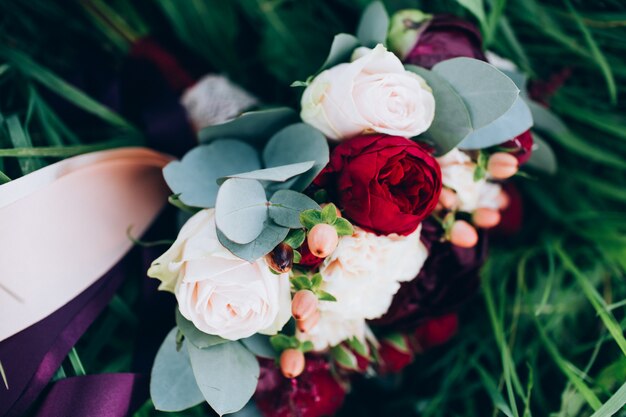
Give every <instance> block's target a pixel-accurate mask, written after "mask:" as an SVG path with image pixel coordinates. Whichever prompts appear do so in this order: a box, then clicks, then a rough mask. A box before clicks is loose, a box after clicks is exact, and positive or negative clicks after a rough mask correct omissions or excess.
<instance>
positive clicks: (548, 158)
mask: <svg viewBox="0 0 626 417" xmlns="http://www.w3.org/2000/svg"><path fill="white" fill-rule="evenodd" d="M533 141H534V145H533V152H532V154H530V159H529V160H528V162H526V166H528V167H529V168H534V169H537V170H540V171H544V172H546V173H548V174H550V175H553V174H555V173H556V170H557V160H556V156H555V155H554V151H553V150H552V148H551V147H550V145H548V143H547V142H546V141H545V140H543V139H542V138H540V137H539V135H537V134H536V133H533Z"/></svg>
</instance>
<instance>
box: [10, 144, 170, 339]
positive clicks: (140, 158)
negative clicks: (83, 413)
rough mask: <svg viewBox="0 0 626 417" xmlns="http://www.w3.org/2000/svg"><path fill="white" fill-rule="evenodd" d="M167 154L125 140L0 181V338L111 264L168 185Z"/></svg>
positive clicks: (157, 204) (39, 317)
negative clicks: (122, 144)
mask: <svg viewBox="0 0 626 417" xmlns="http://www.w3.org/2000/svg"><path fill="white" fill-rule="evenodd" d="M169 160H170V157H168V156H165V155H163V154H160V153H157V152H154V151H151V150H148V149H143V148H123V149H117V150H111V151H103V152H96V153H92V154H86V155H81V156H77V157H73V158H70V159H66V160H64V161H61V162H58V163H56V164H53V165H50V166H48V167H46V168H43V169H41V170H38V171H36V172H34V173H32V174H29V175H26V176H24V177H22V178H19V179H17V180H14V181H11V182H9V183H7V184H4V185H2V186H0V317H3V319H2V320H0V341H2V340H5V339H7V338H8V337H10V336H12V335H14V334H16V333H18V332H20V331H21V330H23V329H25V328H27V327H29V326H31V325H32V324H34V323H36V322H38V321H40V320H42V319H43V318H45V317H47V316H48V315H50V314H52V313H53V312H54V311H56V310H57V309H59V308H60V307H62V306H63V305H65V304H66V303H68V302H69V301H70V300H72V299H74V298H75V297H76V296H77V295H78V294H80V293H81V292H83V291H84V290H85V289H86V288H88V287H89V286H90V285H91V284H93V283H94V282H95V281H96V280H97V279H98V278H100V277H102V276H103V275H104V274H105V273H106V272H107V271H108V270H109V269H110V268H111V267H112V266H113V265H115V264H116V263H117V262H118V261H119V260H120V259H121V258H122V257H123V256H124V254H125V253H126V252H128V250H129V249H130V248H131V246H132V245H133V243H132V242H131V240H130V239H129V238H128V236H127V230H128V228H129V227H131V226H132V233H133V235H135V236H139V235H141V234H142V233H143V232H144V231H145V230H146V229H147V227H148V226H149V225H150V223H151V222H152V220H153V219H154V218H155V217H156V215H157V214H158V213H159V211H160V209H161V208H162V207H163V204H164V203H165V201H166V199H167V195H168V193H169V191H168V189H167V186H166V185H165V183H164V181H163V178H162V174H161V169H162V168H163V166H165V164H167V162H168V161H169Z"/></svg>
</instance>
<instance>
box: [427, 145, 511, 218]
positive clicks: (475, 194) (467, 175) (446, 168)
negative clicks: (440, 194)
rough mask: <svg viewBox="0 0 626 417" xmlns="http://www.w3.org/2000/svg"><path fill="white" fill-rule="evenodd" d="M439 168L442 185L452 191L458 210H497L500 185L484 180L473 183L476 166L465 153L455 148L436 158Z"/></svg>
mask: <svg viewBox="0 0 626 417" xmlns="http://www.w3.org/2000/svg"><path fill="white" fill-rule="evenodd" d="M437 162H439V165H440V166H441V179H442V182H443V185H444V186H445V187H448V188H450V189H452V190H454V191H455V192H456V194H457V197H458V199H459V210H461V211H465V212H468V213H471V212H473V211H474V210H476V209H477V208H479V207H484V208H492V209H497V208H498V195H499V194H500V189H501V187H500V185H498V184H495V183H492V182H488V181H487V180H486V179H484V178H483V179H480V180H478V181H474V171H475V170H476V164H475V163H474V162H473V161H472V159H471V158H470V157H469V155H467V154H466V153H464V152H462V151H460V150H459V149H457V148H455V149H453V150H451V151H450V152H448V153H447V154H445V155H444V156H442V157H440V158H437Z"/></svg>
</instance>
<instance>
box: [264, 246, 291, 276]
mask: <svg viewBox="0 0 626 417" xmlns="http://www.w3.org/2000/svg"><path fill="white" fill-rule="evenodd" d="M265 262H267V266H269V267H270V268H271V269H272V270H273V271H274V272H277V273H279V274H284V273H286V272H289V271H291V268H292V267H293V248H292V247H291V246H289V245H288V244H286V243H280V244H279V245H278V246H276V247H275V248H274V250H272V251H271V252H270V253H268V254H267V255H265Z"/></svg>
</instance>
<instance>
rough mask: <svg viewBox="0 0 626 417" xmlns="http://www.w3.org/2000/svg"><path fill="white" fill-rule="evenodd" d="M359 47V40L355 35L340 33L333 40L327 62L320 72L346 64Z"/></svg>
mask: <svg viewBox="0 0 626 417" xmlns="http://www.w3.org/2000/svg"><path fill="white" fill-rule="evenodd" d="M358 46H359V40H358V39H357V38H356V37H354V36H353V35H349V34H347V33H339V34H338V35H335V37H334V38H333V43H332V44H331V45H330V51H329V52H328V57H326V61H324V64H323V65H322V68H320V72H321V71H323V70H325V69H326V68H330V67H334V66H335V65H337V64H341V63H342V62H346V61H348V60H349V59H350V56H351V55H352V52H353V51H354V49H355V48H357V47H358Z"/></svg>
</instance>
